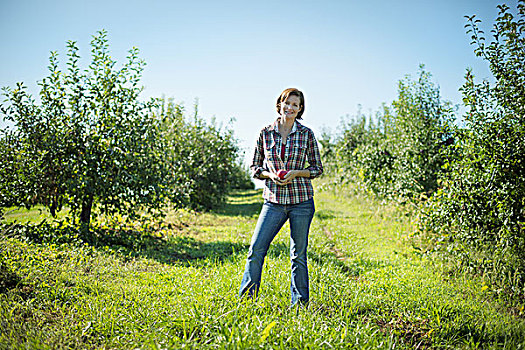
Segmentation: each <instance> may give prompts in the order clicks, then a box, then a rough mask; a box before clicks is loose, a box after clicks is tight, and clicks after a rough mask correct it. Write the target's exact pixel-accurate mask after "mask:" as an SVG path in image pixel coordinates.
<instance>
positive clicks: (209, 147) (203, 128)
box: [155, 98, 253, 209]
mask: <svg viewBox="0 0 525 350" xmlns="http://www.w3.org/2000/svg"><path fill="white" fill-rule="evenodd" d="M160 101H161V103H160V107H159V109H157V111H156V112H155V115H156V118H157V119H158V120H159V121H160V130H161V134H162V142H163V143H164V145H163V149H164V150H165V162H166V164H167V165H168V168H169V176H167V177H166V179H165V181H167V182H166V186H167V187H168V188H169V189H170V192H169V198H170V199H171V201H172V202H173V203H175V204H176V205H179V206H181V205H183V206H189V207H192V208H195V209H199V208H203V209H211V208H214V207H216V206H217V205H219V204H220V203H222V202H223V200H224V199H225V197H226V195H227V194H228V192H229V191H230V190H231V189H232V188H234V187H242V186H243V187H245V188H246V187H248V188H253V182H251V180H250V177H249V175H248V172H247V171H246V170H243V169H242V167H241V165H240V162H239V148H238V146H237V140H236V139H235V138H234V135H233V130H232V129H229V128H224V129H222V128H221V127H219V126H217V125H216V124H215V123H214V122H212V123H209V124H208V123H206V121H205V120H204V119H203V118H201V117H200V116H199V115H198V108H197V104H195V106H194V108H195V110H194V115H193V117H192V118H191V119H188V118H186V117H185V116H184V108H183V106H181V105H177V104H175V103H174V102H173V99H168V100H166V99H164V98H163V99H161V100H160Z"/></svg>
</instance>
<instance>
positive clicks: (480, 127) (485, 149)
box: [424, 0, 525, 295]
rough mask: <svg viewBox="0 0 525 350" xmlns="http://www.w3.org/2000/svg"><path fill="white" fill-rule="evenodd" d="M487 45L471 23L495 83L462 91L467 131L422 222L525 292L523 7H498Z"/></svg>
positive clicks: (448, 245)
mask: <svg viewBox="0 0 525 350" xmlns="http://www.w3.org/2000/svg"><path fill="white" fill-rule="evenodd" d="M498 8H499V15H498V17H497V18H496V21H495V25H494V27H493V29H492V40H491V41H490V42H487V41H486V38H485V34H484V33H483V31H482V30H481V29H480V27H479V23H480V20H479V19H477V18H476V17H475V16H471V17H467V21H468V23H467V25H466V27H467V28H468V33H470V35H471V39H472V44H473V45H474V46H475V53H476V55H477V56H479V57H481V58H483V59H484V60H486V61H487V62H488V63H489V65H490V70H491V72H492V74H493V76H494V79H495V83H494V84H490V83H489V82H488V81H482V82H477V81H476V79H475V77H474V75H473V74H472V72H471V71H470V70H469V71H467V74H466V81H465V83H464V85H463V87H462V91H463V101H464V103H465V106H466V107H467V112H466V114H465V121H466V128H465V129H464V130H461V132H460V133H459V134H458V138H459V142H458V143H457V144H456V146H455V154H456V155H457V156H456V158H452V161H451V162H450V164H449V167H450V169H451V170H450V172H449V173H448V175H449V176H447V177H445V178H444V183H443V188H442V189H441V190H440V191H438V192H437V193H436V196H434V198H433V199H432V201H430V203H429V211H428V213H427V214H428V216H427V217H425V220H424V224H425V229H426V231H427V232H433V233H435V235H434V240H435V242H436V243H438V246H440V245H441V246H443V247H444V248H445V249H446V251H448V252H455V253H456V254H457V255H459V256H461V257H462V258H463V263H464V264H466V265H468V266H471V267H475V268H477V269H480V270H481V271H482V272H485V273H487V274H488V275H491V276H493V277H495V280H496V281H498V282H500V283H502V284H504V285H505V287H507V289H511V290H512V292H515V293H520V294H521V295H523V293H525V235H524V226H525V200H524V198H525V1H524V0H519V1H518V6H517V18H515V16H514V15H513V14H512V13H511V12H510V9H509V7H508V6H506V5H500V6H498Z"/></svg>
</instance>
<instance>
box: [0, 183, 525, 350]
mask: <svg viewBox="0 0 525 350" xmlns="http://www.w3.org/2000/svg"><path fill="white" fill-rule="evenodd" d="M260 197H261V193H260V191H244V192H237V193H235V194H233V195H232V196H231V197H230V199H229V201H228V203H227V204H226V205H225V206H224V207H223V208H221V209H220V210H218V211H217V212H215V213H195V212H189V211H177V212H172V213H170V215H168V217H167V218H166V219H165V222H164V223H163V224H162V225H161V226H160V227H159V228H157V229H156V230H155V231H153V232H142V231H133V230H129V229H124V228H122V229H121V230H120V231H119V230H117V231H116V232H115V231H114V230H109V229H108V230H100V231H97V232H98V233H97V235H93V236H90V237H89V239H80V240H79V239H69V240H68V239H67V237H66V238H63V237H65V236H64V235H65V234H62V236H60V235H58V236H60V237H62V238H60V239H57V238H56V237H54V236H49V235H44V236H45V237H44V238H45V239H35V237H37V238H38V237H40V236H38V235H37V234H35V235H28V234H24V233H23V232H22V231H20V232H22V233H20V232H19V231H9V230H6V229H3V231H2V233H1V236H0V278H1V280H0V331H1V333H0V348H15V349H17V348H19V349H22V348H59V349H60V348H90V349H91V348H146V349H148V348H151V349H158V348H195V349H203V348H219V349H222V348H227V349H255V348H262V349H279V348H282V349H291V348H296V349H308V348H310V349H314V348H315V349H317V348H326V349H333V348H335V349H338V348H339V349H343V348H345V349H346V348H356V349H362V348H363V349H378V348H379V349H393V348H396V349H397V348H406V349H413V348H465V349H477V348H479V349H490V348H495V349H496V348H497V349H518V348H524V347H525V321H524V319H523V305H511V306H512V307H509V305H508V304H506V303H505V302H503V301H501V300H499V299H497V297H496V296H497V294H496V293H494V291H491V288H490V287H489V286H486V285H485V284H484V281H483V278H482V276H467V275H462V274H450V273H449V272H448V271H447V270H444V269H441V268H440V267H439V265H436V264H434V263H432V262H431V261H430V260H429V259H428V258H427V257H425V256H422V255H421V254H420V253H419V251H418V250H417V249H415V248H414V247H413V240H412V238H411V235H412V232H413V227H414V223H412V222H411V220H410V216H406V215H404V214H402V213H400V212H399V211H397V210H395V208H392V207H388V206H382V205H380V204H378V203H374V202H371V201H368V200H365V199H363V198H359V197H355V196H347V195H345V193H344V192H338V193H334V192H331V191H330V190H323V191H318V193H317V194H316V197H315V199H316V208H317V212H316V215H315V218H314V221H313V224H312V228H311V232H310V246H309V269H310V283H311V291H310V294H311V303H310V304H309V306H308V307H307V308H298V309H290V307H289V298H290V295H289V283H290V282H289V274H290V266H289V265H290V264H289V257H288V246H289V228H288V226H287V225H286V226H285V227H284V229H283V230H282V231H281V233H279V235H278V236H277V237H276V239H275V241H274V242H273V243H272V246H271V248H270V251H269V253H268V257H267V259H266V262H265V267H264V272H263V283H262V286H261V294H260V297H259V298H258V299H257V300H256V301H253V300H238V299H237V291H238V287H239V283H240V279H241V275H242V271H243V267H244V259H245V257H246V253H247V249H248V245H249V241H250V238H251V234H252V231H253V228H254V226H255V222H256V220H257V215H258V212H259V210H260V206H261V204H262V200H261V198H260ZM15 214H17V213H11V214H9V215H8V216H7V218H6V220H8V221H10V222H12V221H13V219H14V218H15V217H14V216H13V215H15ZM23 218H24V215H22V216H18V217H17V218H16V220H17V221H21V220H25V219H23ZM39 219H40V220H41V218H39V217H34V216H33V218H32V219H30V220H29V221H31V220H33V222H35V221H38V220H39ZM4 227H7V226H4ZM44 229H45V228H42V229H41V230H44ZM38 232H40V231H38ZM58 236H57V237H58ZM66 236H67V235H66Z"/></svg>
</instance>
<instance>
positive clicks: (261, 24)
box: [0, 0, 517, 159]
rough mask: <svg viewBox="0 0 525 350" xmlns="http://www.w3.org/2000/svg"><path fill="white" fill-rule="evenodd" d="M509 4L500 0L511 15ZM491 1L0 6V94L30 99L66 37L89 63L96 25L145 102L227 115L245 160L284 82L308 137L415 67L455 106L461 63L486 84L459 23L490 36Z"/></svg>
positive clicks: (482, 65)
mask: <svg viewBox="0 0 525 350" xmlns="http://www.w3.org/2000/svg"><path fill="white" fill-rule="evenodd" d="M516 2H517V0H510V1H505V3H506V4H507V5H509V6H510V7H511V8H516ZM500 3H502V1H496V0H439V1H438V0H406V1H403V0H398V1H391V0H388V1H386V0H384V1H380V0H366V1H365V0H361V1H356V0H346V1H342V0H341V1H336V0H323V1H321V0H318V1H309V0H305V1H289V2H283V1H263V0H261V1H202V0H192V1H189V0H186V1H178V0H171V1H169V0H163V1H161V0H148V1H145V0H143V1H136V0H126V1H112V0H105V1H102V0H90V1H87V0H86V1H82V0H77V1H74V0H67V1H62V0H60V1H58V0H56V1H55V0H49V1H41V0H0V38H1V39H0V42H1V46H0V48H1V49H0V50H1V51H0V52H1V54H0V63H1V64H0V87H3V86H10V87H14V86H15V84H16V83H17V82H24V83H25V85H26V86H27V87H28V91H29V92H30V93H31V94H33V96H36V95H37V94H38V85H37V82H38V81H40V80H41V79H42V78H43V77H45V76H46V75H47V65H48V59H49V55H50V51H57V52H58V53H59V57H60V60H61V62H62V63H63V64H64V65H63V67H64V68H65V60H66V55H65V53H66V42H67V41H68V40H73V41H76V42H77V45H78V47H79V54H80V56H81V57H82V60H81V64H82V65H83V67H87V65H88V64H89V55H90V41H91V39H92V36H93V35H94V34H96V32H97V31H99V30H102V29H104V30H106V31H107V32H108V39H109V45H110V51H111V54H112V56H113V57H114V58H115V59H116V60H117V62H119V63H120V64H123V63H124V62H125V57H126V55H127V51H128V50H129V49H131V48H132V47H138V48H139V49H140V57H141V58H142V59H144V60H145V61H146V63H147V66H146V68H145V70H144V72H143V78H142V85H144V88H145V89H144V91H143V93H142V97H143V98H149V97H160V96H162V95H164V96H166V97H172V98H174V100H175V101H176V102H178V103H182V104H184V105H185V106H186V107H187V110H188V112H190V113H191V111H192V108H193V104H194V101H195V99H198V101H199V102H198V104H199V114H200V115H201V116H202V117H204V118H205V119H207V120H211V118H215V119H216V120H217V121H218V122H219V123H222V124H223V125H228V123H229V122H230V121H231V120H232V118H234V119H233V122H232V123H231V124H230V125H231V127H232V128H233V129H234V132H235V135H236V136H237V138H238V139H239V142H240V146H241V147H242V149H243V150H244V151H245V152H246V159H249V158H250V157H251V153H252V149H253V145H254V143H255V139H256V137H257V136H258V134H259V131H260V129H261V128H262V127H264V126H265V125H268V124H270V123H271V122H272V121H273V120H274V119H275V118H276V117H277V114H276V110H275V101H276V99H277V97H278V96H279V95H280V93H281V91H282V90H284V89H285V88H288V87H296V88H299V89H300V90H302V91H303V92H304V94H305V100H306V101H305V102H306V103H305V113H304V115H303V123H304V124H305V125H307V126H309V127H310V128H312V129H313V130H314V132H315V134H316V135H317V137H318V138H319V137H320V134H321V132H322V131H324V130H328V131H331V132H333V133H336V132H337V130H338V129H339V127H340V122H341V118H342V117H344V116H346V115H350V116H351V115H355V114H357V113H358V111H359V110H361V111H363V112H365V113H371V114H373V113H375V111H377V110H378V109H379V108H380V106H381V104H382V103H386V104H389V103H391V102H392V101H393V100H394V99H395V98H396V96H397V84H398V81H399V80H401V79H403V78H404V77H405V76H406V75H410V76H412V77H415V76H416V75H417V72H418V68H419V65H420V64H424V65H425V69H426V70H427V71H429V72H430V73H431V74H432V76H433V81H434V82H435V83H436V84H437V85H439V87H440V91H441V94H442V96H443V98H444V99H446V100H449V101H451V102H452V103H454V104H460V103H461V93H460V92H459V91H458V89H459V88H460V87H461V85H462V84H463V82H464V76H465V72H466V69H467V68H471V69H473V72H474V74H475V75H476V77H477V78H478V79H490V78H491V74H490V71H489V69H488V64H487V63H486V62H484V61H483V60H481V59H480V58H478V57H476V56H475V54H474V47H473V46H471V45H470V37H469V35H467V34H466V29H465V28H464V26H465V24H466V19H465V17H464V16H465V15H473V14H476V16H477V17H478V18H480V19H481V20H482V21H483V22H482V28H484V29H485V31H486V32H487V33H489V32H490V29H491V28H492V24H493V22H494V19H495V18H496V17H497V14H498V9H497V5H498V4H500ZM2 99H3V98H2ZM6 125H7V124H6V123H5V122H3V121H1V120H0V126H1V127H5V126H6Z"/></svg>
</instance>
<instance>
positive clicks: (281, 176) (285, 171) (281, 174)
mask: <svg viewBox="0 0 525 350" xmlns="http://www.w3.org/2000/svg"><path fill="white" fill-rule="evenodd" d="M286 174H288V170H284V169H280V170H279V171H277V176H279V179H281V180H283V179H284V177H285V176H286Z"/></svg>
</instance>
